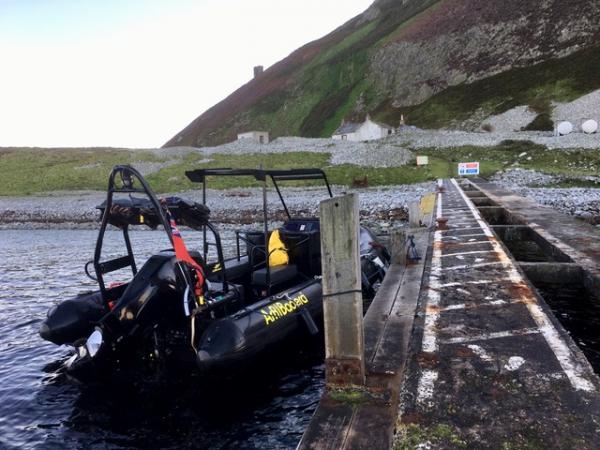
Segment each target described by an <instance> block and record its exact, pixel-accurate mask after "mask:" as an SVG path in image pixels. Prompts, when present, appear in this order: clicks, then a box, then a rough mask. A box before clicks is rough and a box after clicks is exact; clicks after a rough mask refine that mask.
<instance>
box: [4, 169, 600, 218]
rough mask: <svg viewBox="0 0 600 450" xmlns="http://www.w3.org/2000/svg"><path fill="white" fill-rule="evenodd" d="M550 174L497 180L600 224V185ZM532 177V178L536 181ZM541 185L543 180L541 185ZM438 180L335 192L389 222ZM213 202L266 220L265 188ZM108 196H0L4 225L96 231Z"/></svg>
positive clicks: (274, 209)
mask: <svg viewBox="0 0 600 450" xmlns="http://www.w3.org/2000/svg"><path fill="white" fill-rule="evenodd" d="M546 177H547V176H545V175H543V174H542V175H540V174H537V173H533V174H532V173H530V171H524V170H516V171H508V172H504V173H500V174H497V175H496V176H495V177H494V179H493V180H494V181H495V182H497V183H499V184H502V185H503V186H505V187H507V188H508V189H510V190H513V191H514V192H515V193H517V194H519V195H523V196H526V197H530V198H532V199H534V200H535V201H536V202H537V203H539V204H541V205H547V206H550V207H552V208H554V209H556V210H558V211H561V212H563V213H565V214H569V215H574V216H576V217H579V218H581V219H583V220H586V221H588V222H590V223H592V224H594V225H598V226H600V189H596V188H560V187H530V185H531V184H536V183H535V182H536V181H538V180H539V181H548V180H547V178H546ZM532 180H533V181H532ZM540 184H541V183H540ZM434 189H435V184H434V183H419V184H413V185H398V186H390V187H378V188H361V189H349V188H346V187H343V186H334V187H333V191H334V194H336V195H338V194H341V193H344V192H356V193H358V194H359V196H360V210H361V217H362V219H363V220H367V221H372V222H377V223H381V224H383V225H384V226H390V225H391V224H392V223H393V222H396V221H405V220H406V219H407V212H406V211H407V206H408V204H409V203H410V202H414V201H418V200H419V198H420V197H421V196H423V195H425V194H426V193H428V192H433V190H434ZM173 195H178V196H181V197H183V198H187V199H190V200H194V201H197V202H201V192H200V191H187V192H181V193H176V194H173ZM284 196H285V198H286V202H287V205H288V208H289V209H290V210H291V211H293V212H294V213H295V214H299V215H305V216H311V215H315V214H316V212H317V209H318V205H319V200H320V199H323V198H325V196H326V193H325V192H324V191H323V189H321V188H290V189H286V190H285V193H284ZM207 197H208V206H209V208H210V209H211V218H212V220H213V221H214V222H218V223H223V224H249V223H255V222H260V221H261V220H262V192H261V190H260V189H256V188H240V189H229V190H208V191H207ZM104 199H105V193H103V192H97V191H82V192H54V193H52V194H49V195H44V196H31V197H2V198H0V229H95V228H97V226H98V225H97V223H98V222H97V221H98V218H99V212H98V210H97V209H96V206H97V205H99V204H101V203H102V202H103V201H104ZM268 204H269V206H270V208H271V209H270V211H269V214H270V217H271V219H273V220H282V219H283V217H284V211H283V208H282V207H281V203H280V201H279V198H278V197H277V194H276V193H275V192H268Z"/></svg>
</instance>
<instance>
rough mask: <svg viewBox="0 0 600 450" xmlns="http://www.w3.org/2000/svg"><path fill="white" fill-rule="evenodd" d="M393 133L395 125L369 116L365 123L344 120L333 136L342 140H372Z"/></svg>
mask: <svg viewBox="0 0 600 450" xmlns="http://www.w3.org/2000/svg"><path fill="white" fill-rule="evenodd" d="M393 133H394V128H393V127H391V126H389V125H386V124H384V123H379V122H375V121H373V120H371V117H369V116H367V119H366V120H365V121H364V122H363V123H351V122H342V125H341V126H340V127H339V128H338V129H337V130H335V131H334V132H333V136H331V137H332V138H333V139H336V140H341V141H372V140H373V139H381V138H384V137H386V136H389V135H390V134H393Z"/></svg>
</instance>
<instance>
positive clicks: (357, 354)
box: [320, 194, 365, 387]
mask: <svg viewBox="0 0 600 450" xmlns="http://www.w3.org/2000/svg"><path fill="white" fill-rule="evenodd" d="M320 209H321V210H320V217H321V262H322V268H323V320H324V323H325V358H326V359H325V380H326V383H327V385H328V386H338V387H339V386H350V385H360V386H362V385H364V384H365V361H364V335H363V304H362V292H361V271H360V251H359V209H358V195H356V194H350V195H345V196H343V197H335V198H332V199H329V200H325V201H323V202H321V208H320Z"/></svg>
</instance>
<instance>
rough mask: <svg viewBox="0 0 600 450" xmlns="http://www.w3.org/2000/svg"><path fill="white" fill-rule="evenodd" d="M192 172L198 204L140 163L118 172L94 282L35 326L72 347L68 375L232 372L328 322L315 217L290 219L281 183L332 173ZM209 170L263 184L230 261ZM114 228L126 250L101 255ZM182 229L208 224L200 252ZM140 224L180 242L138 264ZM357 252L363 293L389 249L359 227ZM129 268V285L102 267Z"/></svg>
mask: <svg viewBox="0 0 600 450" xmlns="http://www.w3.org/2000/svg"><path fill="white" fill-rule="evenodd" d="M186 175H187V176H188V178H189V179H190V180H191V181H193V182H198V183H201V185H202V198H203V202H202V204H199V203H195V202H191V201H187V200H184V199H181V198H177V197H169V198H166V199H161V200H159V199H158V198H157V197H156V195H155V194H154V192H153V191H152V189H151V188H150V187H149V185H148V184H147V182H146V181H145V180H144V178H143V177H142V175H141V174H140V173H139V172H137V171H136V170H135V169H134V168H132V167H130V166H117V167H115V168H114V169H113V170H112V172H111V174H110V177H109V187H108V193H107V199H106V201H105V202H104V203H103V204H102V205H100V206H99V209H100V210H101V212H102V220H101V225H100V231H99V234H98V239H97V243H96V250H95V254H94V259H93V260H92V261H90V262H89V263H88V264H87V265H86V267H85V272H86V274H87V275H88V276H89V277H90V278H93V279H94V280H96V281H97V282H98V285H99V289H98V291H96V292H89V293H84V294H81V295H79V296H77V297H75V298H72V299H68V300H65V301H63V302H62V303H60V304H58V305H56V306H54V307H52V308H51V309H50V310H49V311H48V314H47V318H46V319H45V320H44V322H43V323H42V325H41V328H40V335H41V337H42V338H44V339H46V340H48V341H50V342H53V343H55V344H58V345H63V344H66V345H70V346H72V347H74V348H75V353H74V355H73V356H72V357H71V358H70V359H69V360H68V361H67V362H66V366H67V371H68V372H70V373H71V374H73V375H75V376H83V375H88V374H90V373H92V374H93V373H98V372H99V371H105V370H108V371H110V370H114V368H115V365H117V366H118V365H121V364H124V363H129V364H139V363H140V362H142V361H152V362H165V361H169V360H172V359H175V360H178V361H195V362H196V364H197V365H198V367H199V368H200V369H201V370H207V371H208V370H213V369H215V370H217V369H230V368H232V367H233V366H235V365H237V364H240V363H243V362H247V361H251V360H252V359H254V358H256V357H258V356H260V355H261V354H263V355H264V354H265V352H267V351H269V349H271V348H273V347H275V346H278V345H282V344H283V345H285V344H286V343H287V342H288V340H289V339H293V337H294V336H302V335H310V334H313V335H314V334H317V333H319V331H320V329H321V328H322V309H323V307H322V297H321V279H320V274H321V259H320V234H319V220H318V219H317V218H299V217H293V216H292V215H291V214H290V211H289V209H288V208H287V205H286V203H285V201H284V198H283V195H282V191H281V189H280V183H281V182H284V181H298V180H312V182H314V180H320V181H321V182H323V183H324V185H325V187H326V188H327V192H328V194H329V196H331V195H332V194H331V188H330V186H329V183H328V181H327V178H326V176H325V174H324V173H323V172H322V171H321V170H317V169H297V170H234V169H201V170H194V171H190V172H186ZM214 176H237V177H240V176H246V177H253V178H254V179H255V180H257V181H259V182H260V183H261V184H262V189H263V218H264V223H263V226H262V228H261V229H259V230H250V231H244V232H242V231H237V232H236V249H237V251H236V255H235V256H233V257H231V258H227V259H226V258H224V256H223V255H224V251H223V246H222V243H221V237H220V234H219V231H218V229H217V227H215V225H214V224H212V223H211V222H210V214H209V213H210V211H209V210H208V208H207V207H206V192H207V191H206V182H207V177H214ZM268 184H270V185H272V186H273V187H274V188H275V190H276V191H277V193H278V196H279V199H280V200H281V203H282V205H283V211H284V213H285V215H286V216H287V220H286V221H285V222H284V223H283V225H282V226H281V227H278V228H276V229H269V215H268V205H267V195H266V192H267V191H266V190H267V185H268ZM142 194H143V197H141V196H140V195H142ZM109 225H112V226H114V227H117V228H119V229H121V231H122V234H123V240H124V244H125V245H124V247H125V253H126V254H125V255H124V256H121V257H118V258H114V259H111V260H104V259H103V255H102V250H103V243H104V238H105V232H106V230H107V228H108V226H109ZM178 225H182V226H187V227H190V228H192V229H195V230H200V231H201V232H202V241H203V242H202V245H201V246H200V249H199V251H194V250H193V249H190V250H188V249H187V247H186V245H185V244H184V243H183V240H182V237H181V233H180V232H179V230H178ZM136 226H149V227H151V228H156V227H158V226H162V227H163V228H164V230H165V232H166V234H167V236H168V238H169V241H170V242H171V244H172V245H173V248H172V249H168V250H163V251H159V252H157V253H156V254H154V255H153V256H151V257H150V258H149V259H148V260H147V261H146V262H145V263H144V264H143V265H142V266H141V267H140V268H139V270H138V268H137V266H136V259H135V256H134V253H133V248H132V244H131V240H130V236H129V231H130V229H131V228H132V227H136ZM190 247H192V246H191V245H190ZM360 251H361V264H362V288H363V293H364V295H365V297H366V298H368V297H372V296H373V294H374V292H375V291H376V289H377V286H378V285H379V283H380V282H381V280H382V279H383V277H384V275H385V272H386V270H387V267H388V264H389V255H388V252H387V251H386V249H385V248H384V247H383V246H382V245H380V244H379V243H378V242H377V240H376V239H375V237H374V236H373V235H372V234H371V233H370V232H369V231H368V230H367V229H365V228H361V230H360ZM91 268H93V270H91ZM127 268H129V269H130V270H131V273H132V278H131V280H130V281H129V282H128V283H125V284H117V285H110V284H108V285H107V282H106V281H105V277H106V275H107V274H109V273H111V272H115V271H118V270H123V269H127Z"/></svg>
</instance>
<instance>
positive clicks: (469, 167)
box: [458, 162, 479, 177]
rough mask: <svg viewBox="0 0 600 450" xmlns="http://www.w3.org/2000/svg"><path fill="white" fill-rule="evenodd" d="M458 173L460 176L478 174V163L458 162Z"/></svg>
mask: <svg viewBox="0 0 600 450" xmlns="http://www.w3.org/2000/svg"><path fill="white" fill-rule="evenodd" d="M458 175H459V176H461V177H462V176H465V175H479V163H478V162H468V163H458Z"/></svg>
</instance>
